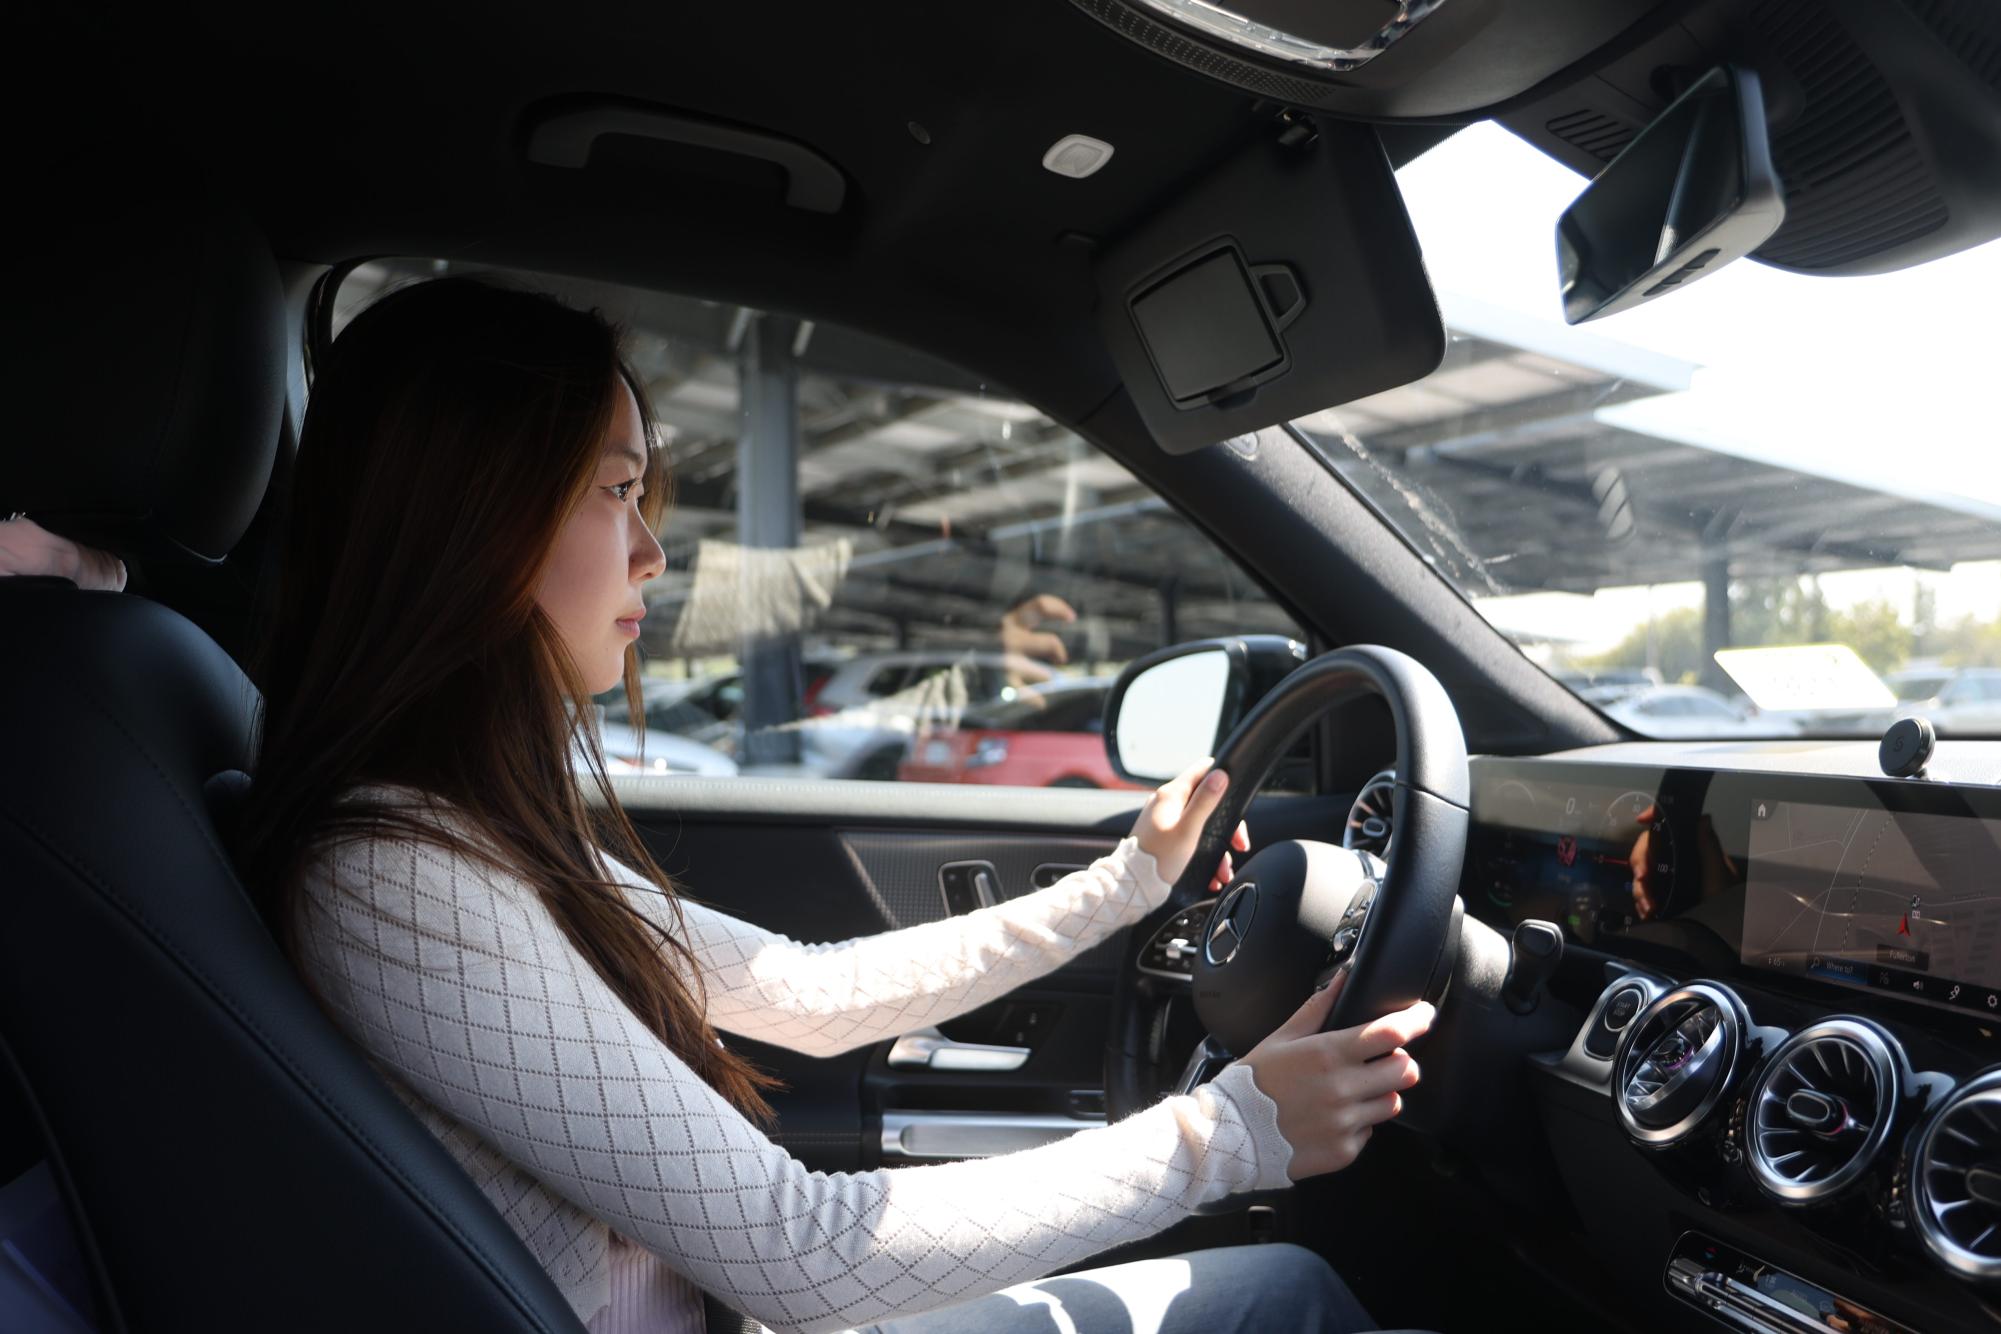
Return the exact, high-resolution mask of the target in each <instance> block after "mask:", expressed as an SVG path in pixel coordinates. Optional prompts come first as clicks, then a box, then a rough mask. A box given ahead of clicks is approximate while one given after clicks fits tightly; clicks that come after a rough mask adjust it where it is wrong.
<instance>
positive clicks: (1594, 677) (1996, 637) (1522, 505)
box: [1296, 124, 2001, 737]
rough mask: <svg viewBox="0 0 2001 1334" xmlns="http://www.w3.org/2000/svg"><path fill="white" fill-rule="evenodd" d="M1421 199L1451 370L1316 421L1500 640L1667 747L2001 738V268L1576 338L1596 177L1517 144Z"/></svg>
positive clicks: (1728, 299)
mask: <svg viewBox="0 0 2001 1334" xmlns="http://www.w3.org/2000/svg"><path fill="white" fill-rule="evenodd" d="M1398 177H1399V181H1400V183H1401V185H1402V187H1403V190H1404V194H1405V197H1406V200H1407V201H1408V204H1409V208H1410V212H1411V218H1412V222H1413V223H1414V225H1415V227H1416V230H1417V234H1418V238H1419V241H1420V243H1421V244H1422V246H1423V249H1424V255H1425V263H1426V266H1427V268H1428V270H1429V272H1430V275H1431V279H1432V282H1433V284H1434V286H1435V287H1436V288H1437V290H1438V297H1439V304H1440V307H1441V308H1442V311H1443V313H1444V316H1445V323H1446V327H1447V329H1448V330H1449V332H1450V334H1451V341H1450V345H1449V347H1448V349H1447V352H1446V355H1445V360H1444V364H1443V365H1441V366H1440V367H1439V369H1438V370H1437V371H1435V372H1434V373H1433V374H1432V375H1430V376H1428V377H1426V378H1425V379H1424V380H1421V381H1419V382H1417V383H1415V384H1412V385H1407V386H1404V387H1402V388H1399V389H1393V390H1390V391H1389V392H1387V393H1383V394H1378V395H1376V396H1374V397H1372V398H1368V399H1363V400H1361V401H1359V402H1355V403H1350V404H1347V405H1345V406H1343V407H1340V408H1335V409H1331V410H1329V411H1325V412H1319V413H1315V414H1313V415H1312V416H1310V417H1307V418H1304V419H1301V420H1300V421H1299V422H1297V423H1296V425H1297V426H1298V427H1299V428H1300V429H1301V431H1302V432H1303V433H1304V434H1305V435H1306V437H1307V438H1308V439H1309V440H1310V441H1311V442H1312V443H1313V444H1314V446H1315V447H1316V448H1317V450H1318V451H1319V452H1320V453H1321V455H1322V456H1323V457H1324V458H1325V459H1326V460H1327V461H1328V462H1329V464H1330V465H1331V466H1332V467H1334V468H1335V469H1336V470H1337V471H1338V472H1339V473H1340V474H1341V476H1342V477H1343V478H1344V479H1346V480H1347V481H1348V483H1349V484H1350V485H1351V486H1353V487H1354V488H1355V489H1356V490H1357V491H1359V492H1360V493H1361V494H1362V495H1363V496H1364V497H1365V498H1366V499H1367V500H1368V501H1369V502H1370V503H1371V504H1372V505H1374V506H1375V508H1376V509H1377V510H1378V512H1380V513H1381V514H1382V515H1383V516H1384V518H1385V519H1386V520H1387V521H1388V522H1390V523H1391V524H1393V525H1394V526H1395V527H1396V528H1397V529H1398V530H1399V531H1400V532H1401V533H1402V534H1403V535H1404V536H1405V538H1406V539H1407V540H1408V541H1409V542H1410V543H1411V545H1412V546H1413V547H1415V548H1416V550H1417V551H1418V552H1419V554H1420V555H1422V556H1423V557H1424V558H1425V559H1426V560H1427V562H1429V563H1430V564H1431V565H1433V566H1434V568H1436V569H1437V570H1438V571H1439V573H1440V574H1442V575H1443V576H1444V577H1445V578H1447V579H1448V580H1450V581H1451V582H1452V583H1453V584H1454V585H1455V586H1456V587H1457V588H1458V589H1459V591H1460V592H1461V593H1462V594H1464V595H1465V596H1466V597H1467V598H1468V599H1469V600H1470V601H1471V602H1472V604H1473V606H1475V607H1476V608H1478V609H1479V611H1480V612H1481V613H1482V615H1484V616H1485V617H1486V618H1487V619H1488V620H1489V621H1490V622H1491V623H1493V624H1494V625H1495V626H1496V627H1497V628H1499V629H1500V630H1501V631H1502V632H1503V633H1504V634H1506V635H1507V636H1508V637H1509V638H1510V639H1511V640H1512V641H1513V642H1514V643H1515V644H1517V645H1518V646H1519V647H1520V648H1521V649H1522V651H1523V652H1524V653H1526V654H1527V655H1528V656H1529V657H1530V658H1531V659H1533V660H1534V661H1535V662H1537V663H1538V664H1540V665H1541V666H1543V667H1544V668H1545V669H1546V670H1548V671H1549V672H1550V673H1551V674H1552V675H1553V676H1555V677H1556V678H1557V679H1558V680H1559V681H1562V682H1563V683H1564V684H1566V685H1568V686H1569V687H1571V688H1572V689H1573V690H1575V691H1577V693H1578V694H1579V695H1580V696H1581V697H1582V698H1584V699H1587V700H1589V701H1590V702H1591V703H1593V704H1594V706H1596V707H1598V708H1600V709H1602V710H1603V711H1604V712H1605V713H1606V714H1608V715H1609V716H1611V717H1613V718H1614V719H1616V720H1617V721H1619V722H1621V723H1623V724H1625V725H1627V726H1629V727H1631V728H1633V729H1634V730H1636V731H1638V732H1641V733H1643V734H1646V735H1652V736H1687V737H1699V736H1730V735H1797V734H1807V735H1864V734H1873V733H1880V732H1881V731H1882V729H1883V728H1884V727H1886V726H1887V725H1888V724H1889V723H1890V722H1891V721H1892V720H1893V719H1894V718H1896V717H1897V716H1900V715H1901V714H1903V713H1906V712H1909V711H1910V710H1909V708H1908V707H1907V706H1908V705H1910V704H1913V703H1919V702H1922V703H1926V704H1927V705H1928V706H1929V707H1927V708H1926V709H1925V710H1924V712H1925V713H1926V714H1927V716H1929V717H1931V718H1932V720H1933V722H1934V723H1935V724H1937V725H1938V727H1939V730H1940V731H1941V732H1943V733H1946V734H1949V735H1950V734H1968V735H1991V734H2001V701H1994V702H1989V701H1985V700H1984V699H1972V698H1969V699H1968V701H1967V702H1966V703H1964V704H1956V703H1954V702H1953V700H1954V699H1955V698H1956V697H1955V695H1954V694H1953V693H1952V692H1951V691H1950V686H1951V684H1952V682H1953V681H1954V680H1955V679H1956V678H1960V677H1962V676H1963V675H1965V674H1966V669H1969V668H1979V667H1992V666H1997V665H2001V447H1997V446H2001V442H1997V439H1996V433H1995V431H1994V429H1993V427H1992V420H1993V410H1992V405H1991V394H1992V390H1991V383H1992V374H1993V373H1992V370H1991V363H1992V358H1993V350H1992V349H1993V345H1994V336H1993V333H1992V331H1991V329H1990V328H1989V327H1988V325H1989V316H1988V314H1987V310H1986V307H1987V304H1988V301H1989V299H1990V298H1991V297H1992V295H1993V294H1994V293H1996V292H2001V243H1997V244H1991V245H1987V246H1983V247H1980V248H1978V249H1975V250H1971V251H1967V252H1965V253H1962V254H1959V255H1955V256H1950V257H1948V258H1945V259H1942V260H1937V261H1934V262H1932V263H1930V264H1926V265H1922V266H1920V267H1918V268H1915V269H1910V270H1906V271H1903V272H1899V273H1891V274H1884V275H1880V276H1872V277H1846V278H1826V277H1805V276H1801V275H1798V274H1791V273H1785V272H1781V271H1779V270H1776V269H1772V268H1768V267H1766V266H1764V265H1760V264H1756V263H1752V262H1750V261H1743V262H1740V263H1738V264H1735V265H1732V266H1730V267H1729V268H1728V269H1725V270H1724V271H1722V272H1720V273H1717V274H1715V275H1714V276H1711V277H1709V278H1706V279H1704V280H1702V281H1701V282H1699V283H1696V284H1694V285H1692V286H1690V287H1689V288H1688V289H1687V290H1685V291H1681V292H1677V293H1674V294H1672V295H1670V296H1668V297H1667V298H1665V299H1663V300H1658V301H1655V302H1652V303H1650V304H1648V305H1645V306H1642V307H1639V308H1638V309H1635V310H1631V311H1628V312H1626V313H1624V314H1620V315H1615V316H1611V317H1609V318H1607V319H1603V320H1599V321H1595V322H1592V323H1590V324H1586V325H1583V326H1580V327H1577V328H1572V327H1570V326H1568V325H1566V324H1564V322H1563V319H1562V315H1561V311H1560V304H1559V300H1558V287H1557V276H1556V260H1555V246H1554V240H1553V237H1554V229H1555V224H1556V219H1557V217H1558V215H1559V214H1560V213H1561V212H1562V211H1563V209H1564V208H1565V207H1566V206H1567V205H1568V204H1569V202H1570V201H1571V199H1572V198H1574V197H1575V196H1576V194H1577V192H1578V191H1579V190H1580V189H1582V188H1583V186H1584V184H1585V181H1584V178H1583V177H1581V176H1578V175H1576V174H1574V173H1572V172H1571V171H1570V170H1569V169H1567V168H1565V167H1563V166H1561V165H1559V164H1557V163H1555V162H1553V161H1551V160H1550V159H1549V158H1547V157H1545V156H1544V155H1543V154H1541V153H1540V152H1538V151H1536V150H1535V149H1534V148H1532V147H1530V146H1529V145H1528V144H1526V143H1523V142H1522V141H1521V140H1519V139H1516V138H1515V137H1514V136H1513V135H1511V134H1509V133H1508V132H1507V131H1505V130H1503V129H1501V128H1499V127H1498V126H1495V125H1492V124H1483V125H1478V126H1474V127H1472V128H1470V129H1468V130H1465V131H1463V132H1461V133H1459V134H1457V135H1454V136H1453V137H1452V138H1450V139H1448V140H1446V141H1445V142H1444V143H1443V144H1441V145H1439V146H1438V147H1437V148H1435V149H1433V150H1432V151H1431V152H1429V153H1426V154H1425V155H1423V156H1422V157H1420V158H1418V159H1416V160H1415V161H1413V162H1411V163H1409V164H1407V165H1406V166H1405V167H1404V168H1403V169H1402V170H1401V171H1400V172H1399V173H1398ZM1805 646H1820V647H1817V648H1807V647H1805ZM1960 693H1961V694H1967V695H1969V696H1971V695H1972V694H1974V693H1975V692H1971V691H1962V692H1960Z"/></svg>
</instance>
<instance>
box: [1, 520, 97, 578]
mask: <svg viewBox="0 0 2001 1334" xmlns="http://www.w3.org/2000/svg"><path fill="white" fill-rule="evenodd" d="M0 574H20V575H55V576H56V577H57V578H61V579H67V580H69V581H70V582H71V583H73V584H75V585H76V586H77V587H78V588H88V589H97V590H101V591H104V592H110V593H116V592H118V591H120V590H121V589H123V588H124V587H125V562H123V561H121V560H119V559H118V558H117V557H116V556H113V555H111V554H110V553H108V552H103V551H99V550H97V549H96V548H95V547H86V546H81V545H79V544H77V543H75V542H72V541H70V540H69V539H68V538H66V537H61V536H58V535H57V534H55V533H52V532H50V531H49V530H48V529H46V528H44V527H42V526H41V525H40V524H38V523H36V522H35V521H34V520H33V519H30V518H29V517H28V516H27V515H25V514H21V515H14V516H12V517H6V518H4V519H0Z"/></svg>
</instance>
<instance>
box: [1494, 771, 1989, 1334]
mask: <svg viewBox="0 0 2001 1334" xmlns="http://www.w3.org/2000/svg"><path fill="white" fill-rule="evenodd" d="M1875 751H1876V748H1875V745H1874V744H1873V743H1827V742H1768V743H1757V742H1743V743H1735V744H1720V743H1699V744H1674V743H1630V744H1625V745H1618V746H1606V747H1595V748H1591V749H1589V750H1583V751H1576V752H1567V753H1563V754H1558V755H1551V756H1543V757H1534V758H1511V757H1491V756H1483V757H1479V758H1477V759H1475V760H1474V761H1473V765H1472V769H1473V786H1472V797H1473V801H1472V824H1471V828H1470V833H1469V839H1468V846H1467V855H1466V864H1465V873H1464V879H1463V881H1462V885H1461V897H1462V899H1463V901H1464V903H1465V906H1466V910H1467V913H1468V914H1469V915H1470V916H1473V917H1477V918H1480V919H1482V920H1483V921H1485V922H1486V923H1487V924H1488V925H1490V926H1492V927H1494V928H1495V929H1496V930H1498V931H1500V932H1501V933H1503V934H1504V935H1505V934H1508V933H1510V932H1512V931H1513V930H1514V928H1515V927H1517V926H1518V925H1519V924H1521V923H1523V922H1527V921H1532V920H1536V921H1544V922H1550V923H1554V924H1556V925H1557V926H1558V927H1560V928H1561V931H1562V934H1563V937H1564V941H1565V959H1566V963H1565V970H1566V971H1565V973H1564V974H1563V975H1562V976H1564V977H1566V978H1567V979H1568V980H1569V981H1570V983H1571V984H1572V987H1571V991H1570V992H1569V994H1568V995H1567V997H1566V998H1565V999H1566V1001H1567V1002H1568V1003H1572V1004H1574V1006H1575V1007H1576V1009H1577V1010H1578V1011H1581V1015H1582V1022H1581V1024H1579V1025H1578V1026H1577V1027H1576V1029H1575V1033H1574V1037H1573V1038H1572V1039H1571V1041H1570V1045H1569V1047H1568V1049H1567V1050H1563V1051H1548V1052H1538V1053H1534V1054H1532V1057H1531V1059H1530V1062H1529V1064H1530V1066H1531V1068H1532V1077H1531V1084H1532V1085H1533V1086H1534V1088H1535V1092H1536V1097H1537V1102H1538V1104H1539V1105H1540V1107H1541V1112H1542V1117H1541V1119H1542V1123H1543V1125H1544V1128H1545V1135H1546V1138H1547V1141H1548V1147H1549V1149H1550V1152H1551V1155H1552V1159H1553V1162H1554V1164H1555V1166H1556V1168H1557V1171H1558V1173H1559V1175H1560V1176H1561V1178H1562V1179H1563V1181H1564V1182H1565V1184H1566V1187H1567V1193H1568V1194H1569V1196H1570V1199H1571V1202H1572V1205H1573V1207H1574V1208H1575V1209H1576V1210H1577V1212H1578V1214H1579V1215H1580V1216H1581V1218H1582V1221H1583V1223H1584V1227H1583V1232H1584V1235H1585V1236H1587V1237H1589V1238H1592V1239H1594V1241H1595V1240H1597V1239H1601V1238H1602V1239H1606V1249H1605V1250H1604V1251H1603V1253H1601V1254H1599V1255H1598V1256H1596V1257H1595V1259H1594V1263H1595V1264H1596V1265H1597V1266H1599V1267H1600V1268H1602V1269H1604V1270H1605V1271H1607V1272H1617V1273H1618V1274H1619V1275H1620V1277H1621V1280H1622V1282H1624V1283H1625V1284H1626V1285H1627V1288H1628V1290H1630V1289H1631V1287H1632V1286H1633V1285H1644V1286H1645V1287H1647V1288H1650V1289H1651V1290H1652V1291H1653V1292H1655V1293H1657V1294H1664V1295H1666V1296H1669V1297H1672V1298H1674V1299H1676V1301H1675V1302H1673V1303H1670V1304H1669V1306H1670V1308H1671V1309H1675V1310H1682V1311H1686V1310H1687V1309H1688V1308H1690V1307H1693V1308H1695V1309H1696V1310H1699V1311H1701V1312H1703V1313H1704V1314H1706V1315H1707V1316H1708V1317H1710V1318H1711V1319H1713V1320H1714V1321H1715V1322H1716V1324H1715V1325H1706V1326H1705V1327H1718V1326H1720V1327H1727V1328H1735V1329H1748V1330H1758V1331H1767V1330H1794V1331H1797V1330H1827V1329H1841V1330H1874V1331H1886V1332H1888V1331H1898V1330H1934V1329H1946V1330H1953V1329H1968V1330H1974V1329H1979V1330H1990V1331H1991V1330H2001V1040H1997V1039H2001V745H1997V744H1993V743H1985V742H1961V743H1957V744H1955V745H1952V746H1948V745H1947V744H1946V743H1941V744H1940V746H1939V749H1938V752H1937V754H1936V756H1935V759H1934V763H1933V765H1932V770H1931V776H1930V777H1928V778H1920V779H1893V778H1886V777H1883V776H1882V775H1881V773H1880V772H1879V771H1878V770H1877V767H1876V754H1875ZM1566 1013H1567V1012H1566ZM1552 1022H1554V1020H1553V1021H1552ZM1569 1022H1572V1023H1575V1022H1576V1020H1571V1021H1569ZM1562 1031H1564V1032H1569V1031H1570V1030H1569V1029H1567V1028H1566V1029H1564V1030H1562ZM1682 1319H1683V1320H1686V1319H1687V1317H1683V1318H1682ZM1667 1327H1672V1328H1680V1327H1684V1326H1683V1323H1682V1321H1680V1320H1674V1319H1670V1320H1668V1322H1667Z"/></svg>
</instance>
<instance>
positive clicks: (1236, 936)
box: [1202, 880, 1258, 968]
mask: <svg viewBox="0 0 2001 1334" xmlns="http://www.w3.org/2000/svg"><path fill="white" fill-rule="evenodd" d="M1257 911H1258V886H1257V882H1256V881H1255V880H1246V881H1244V882H1243V883H1242V884H1240V885H1237V886H1235V887H1234V888H1232V889H1231V890H1230V892H1229V893H1227V894H1225V895H1224V896H1223V901H1222V902H1221V903H1219V904H1217V905H1216V915H1215V916H1214V917H1213V918H1211V919H1210V921H1209V934H1208V936H1207V937H1206V938H1205V939H1204V940H1203V942H1202V957H1203V958H1205V959H1207V960H1208V961H1209V966H1210V967H1211V968H1221V967H1222V966H1223V965H1224V964H1226V963H1228V962H1229V961H1230V960H1231V959H1233V958H1235V957H1236V955H1237V951H1238V949H1240V948H1241V947H1242V946H1243V943H1244V938H1245V937H1246V936H1248V935H1249V934H1250V933H1251V919H1252V918H1253V917H1255V916H1256V915H1257Z"/></svg>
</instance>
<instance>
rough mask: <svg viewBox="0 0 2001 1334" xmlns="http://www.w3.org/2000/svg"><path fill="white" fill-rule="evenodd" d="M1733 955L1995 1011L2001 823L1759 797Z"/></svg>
mask: <svg viewBox="0 0 2001 1334" xmlns="http://www.w3.org/2000/svg"><path fill="white" fill-rule="evenodd" d="M1742 958H1743V961H1744V962H1745V963H1746V964H1750V965H1753V966H1756V967H1761V968H1781V969H1786V970H1788V971H1792V972H1805V973H1808V974H1811V975H1813V976H1815V977H1820V978H1824V979H1826V980H1829V981H1835V982H1845V983H1849V984H1852V985H1856V986H1865V987H1870V988H1873V989H1876V990H1881V991H1890V992H1896V993H1899V994H1902V995H1905V996H1908V997H1910V998H1912V999H1915V1000H1924V1001H1931V1002H1934V1003H1938V1004H1945V1005H1951V1006H1954V1007H1956V1008H1964V1009H1970V1010H1987V1011H1995V1010H2001V820H1983V819H1975V818H1972V817H1970V816H1957V815H1918V814H1908V813H1900V812H1893V811H1885V810H1882V809H1865V808H1856V807H1846V806H1822V805H1814V804H1809V803H1803V802H1792V801H1775V800H1774V801H1768V800H1764V799H1759V800H1758V801H1757V802H1756V806H1755V809H1754V810H1753V812H1752V820H1751V846H1750V865H1749V867H1748V868H1747V877H1746V886H1745V898H1744V935H1743V952H1742Z"/></svg>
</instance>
